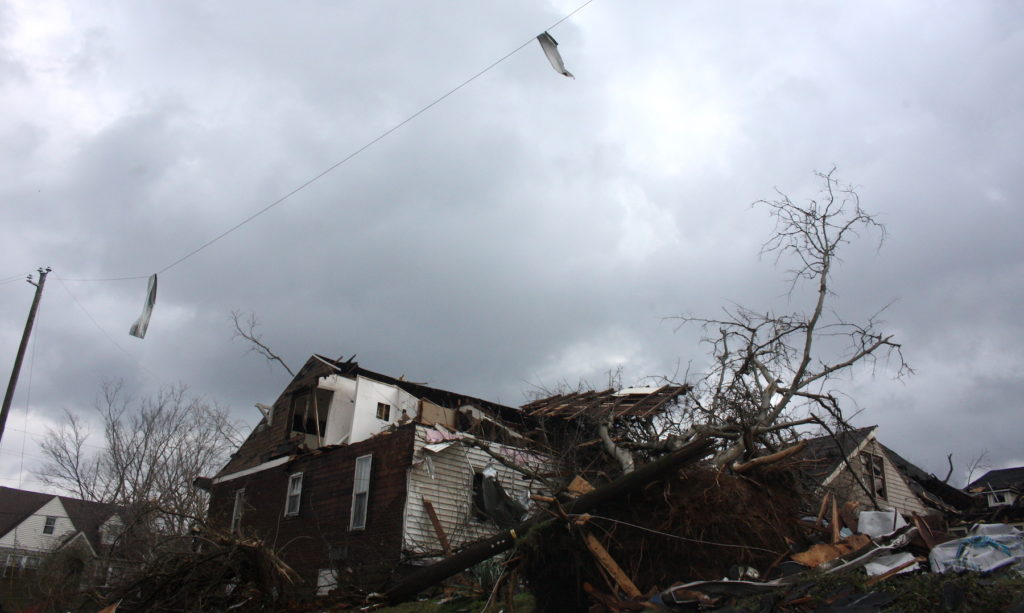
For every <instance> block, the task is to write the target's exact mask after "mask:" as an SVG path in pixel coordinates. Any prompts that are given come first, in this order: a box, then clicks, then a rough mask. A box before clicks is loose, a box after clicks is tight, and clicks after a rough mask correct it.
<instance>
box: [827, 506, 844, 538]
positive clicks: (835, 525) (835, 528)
mask: <svg viewBox="0 0 1024 613" xmlns="http://www.w3.org/2000/svg"><path fill="white" fill-rule="evenodd" d="M829 522H830V523H829V526H830V527H831V528H832V544H833V545H835V544H836V543H838V542H839V541H840V540H841V539H842V536H841V535H840V534H839V532H840V530H841V528H842V525H843V524H842V520H840V519H839V505H837V504H836V497H835V496H832V519H831V520H829Z"/></svg>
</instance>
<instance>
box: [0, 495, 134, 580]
mask: <svg viewBox="0 0 1024 613" xmlns="http://www.w3.org/2000/svg"><path fill="white" fill-rule="evenodd" d="M120 530H121V519H120V517H119V516H118V514H117V508H116V507H114V506H113V505H109V504H103V503H99V502H89V501H86V500H78V499H76V498H69V497H67V496H56V495H54V494H43V493H40V492H30V491H26V490H19V489H14V488H10V487H0V564H2V574H3V582H2V585H3V589H2V590H0V593H3V594H4V598H5V599H7V598H8V597H9V596H10V594H11V593H12V592H13V591H17V590H13V589H12V588H13V587H16V586H17V585H18V584H19V583H20V582H22V581H23V580H26V579H28V578H30V577H32V576H33V575H34V574H35V573H36V571H37V570H38V569H39V567H40V566H41V565H42V564H43V562H44V561H45V560H46V557H47V556H48V555H50V554H52V553H55V552H59V551H69V550H77V551H78V552H80V554H81V556H82V558H83V559H85V560H87V561H91V564H87V565H86V566H87V567H86V568H83V569H82V571H83V573H82V581H84V582H86V583H91V582H93V581H97V582H98V583H97V584H102V583H103V582H104V580H105V578H106V574H107V565H108V559H107V555H106V552H107V551H108V550H109V549H110V546H111V545H112V544H113V543H114V541H115V540H116V539H117V537H118V535H119V534H120Z"/></svg>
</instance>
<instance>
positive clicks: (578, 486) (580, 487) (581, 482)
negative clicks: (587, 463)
mask: <svg viewBox="0 0 1024 613" xmlns="http://www.w3.org/2000/svg"><path fill="white" fill-rule="evenodd" d="M565 491H566V492H568V493H569V494H570V495H572V496H573V497H574V498H575V497H577V496H580V495H582V494H589V493H590V492H593V491H594V486H593V485H590V482H589V481H587V480H586V479H584V478H583V477H581V476H579V475H576V477H575V478H574V479H573V480H572V481H571V482H570V483H569V485H567V486H566V488H565Z"/></svg>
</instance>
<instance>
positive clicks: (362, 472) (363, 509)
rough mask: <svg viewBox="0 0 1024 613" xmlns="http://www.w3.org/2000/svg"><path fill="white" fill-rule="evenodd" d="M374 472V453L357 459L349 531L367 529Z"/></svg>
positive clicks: (353, 478)
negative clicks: (371, 479)
mask: <svg viewBox="0 0 1024 613" xmlns="http://www.w3.org/2000/svg"><path fill="white" fill-rule="evenodd" d="M372 470H373V454H372V453H370V454H367V455H361V456H359V457H358V458H356V466H355V474H354V475H353V477H352V512H351V513H350V514H349V524H348V529H349V530H365V529H366V515H367V511H368V510H369V506H370V475H371V471H372Z"/></svg>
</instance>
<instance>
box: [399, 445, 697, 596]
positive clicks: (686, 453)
mask: <svg viewBox="0 0 1024 613" xmlns="http://www.w3.org/2000/svg"><path fill="white" fill-rule="evenodd" d="M710 452H711V442H710V441H709V440H708V438H707V437H706V436H697V437H696V438H694V439H693V440H692V441H690V442H689V443H687V444H686V445H683V446H682V447H680V448H679V449H677V450H675V451H673V452H671V453H669V454H666V455H664V456H662V457H661V458H658V459H657V460H654V461H653V462H648V463H647V464H644V465H643V466H640V467H639V468H637V469H636V470H634V471H633V472H631V473H628V474H625V475H622V476H621V477H619V478H618V479H616V480H614V481H612V482H611V483H608V484H605V485H602V486H601V487H598V488H595V489H594V491H592V492H590V493H587V494H583V495H582V496H580V497H579V498H577V499H575V500H572V501H570V502H569V503H567V504H566V505H565V510H566V513H568V514H569V515H570V516H571V515H578V514H581V513H585V512H587V511H590V510H591V509H593V508H594V507H596V506H598V505H600V504H602V503H604V502H607V501H609V500H613V499H615V498H618V497H620V496H622V495H624V494H627V493H629V492H631V491H633V490H635V489H638V488H640V487H643V486H644V485H647V484H648V483H650V482H651V481H654V480H655V479H657V478H659V477H661V476H662V475H664V474H666V473H669V472H671V471H673V470H675V469H677V468H679V467H681V466H684V465H686V464H691V463H694V462H697V461H699V460H700V459H702V458H704V457H706V456H707V455H708V453H710ZM551 521H552V520H550V519H548V518H547V517H544V516H540V515H536V516H534V517H531V518H529V519H527V520H526V521H524V522H522V523H520V524H518V525H516V526H515V527H514V528H512V529H509V530H502V531H501V532H499V533H498V534H495V535H494V536H491V537H488V538H486V539H482V540H479V541H476V542H475V543H472V544H470V545H469V546H467V547H466V548H465V549H463V550H462V551H459V552H457V553H455V554H453V555H452V556H451V557H450V558H445V559H443V560H441V561H439V562H435V563H434V564H431V565H430V566H424V567H423V568H420V569H419V570H416V571H414V572H412V573H409V574H408V575H407V576H405V577H404V578H403V579H402V580H401V581H399V582H398V583H396V584H395V585H393V586H392V587H391V588H390V589H388V590H387V591H386V592H384V598H385V599H387V601H388V602H390V603H392V604H395V603H398V602H402V601H403V600H406V599H408V598H411V597H413V596H415V595H416V594H418V593H420V592H421V591H423V590H425V589H426V588H428V587H430V586H432V585H436V584H437V583H439V582H441V581H443V580H445V579H447V578H448V577H451V576H452V575H454V574H456V573H458V572H461V571H463V570H465V569H467V568H469V567H470V566H473V565H474V564H477V563H479V562H482V561H484V560H486V559H488V558H491V557H493V556H496V555H498V554H499V553H502V552H503V551H507V550H509V549H511V548H512V547H514V546H515V542H516V539H517V538H519V537H520V536H521V535H523V534H526V533H527V531H529V530H530V529H531V528H536V527H539V526H544V525H548V524H550V522H551Z"/></svg>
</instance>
